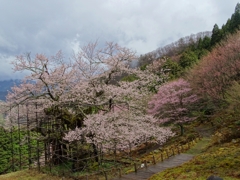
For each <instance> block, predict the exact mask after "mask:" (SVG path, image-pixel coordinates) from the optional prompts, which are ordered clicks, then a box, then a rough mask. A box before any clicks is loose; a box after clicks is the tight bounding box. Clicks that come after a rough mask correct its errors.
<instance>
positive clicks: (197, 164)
mask: <svg viewBox="0 0 240 180" xmlns="http://www.w3.org/2000/svg"><path fill="white" fill-rule="evenodd" d="M209 142H210V139H209V138H203V140H202V141H200V142H198V143H197V144H196V145H195V146H194V147H193V148H192V149H190V150H189V151H187V153H190V154H194V155H196V156H195V158H194V159H192V160H191V161H189V162H187V163H184V164H183V165H182V166H179V167H176V168H171V169H167V170H165V171H163V172H160V173H158V174H155V175H153V176H152V177H151V178H150V180H162V179H168V180H183V179H185V180H186V179H189V180H192V179H196V180H206V179H207V177H209V176H210V175H216V176H220V177H222V178H223V179H224V180H235V179H240V166H239V164H240V139H235V140H233V141H232V142H230V143H223V144H218V145H213V146H208V148H207V149H205V147H206V146H207V144H208V143H209ZM204 149H205V150H204ZM203 151H204V152H203Z"/></svg>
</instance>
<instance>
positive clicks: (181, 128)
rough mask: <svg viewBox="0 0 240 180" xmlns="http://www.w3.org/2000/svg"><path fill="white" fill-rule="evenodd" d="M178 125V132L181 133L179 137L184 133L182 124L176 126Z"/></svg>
mask: <svg viewBox="0 0 240 180" xmlns="http://www.w3.org/2000/svg"><path fill="white" fill-rule="evenodd" d="M178 125H179V127H180V131H181V133H180V136H182V135H183V133H184V128H183V125H182V124H178Z"/></svg>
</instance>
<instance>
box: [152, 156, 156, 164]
mask: <svg viewBox="0 0 240 180" xmlns="http://www.w3.org/2000/svg"><path fill="white" fill-rule="evenodd" d="M153 164H156V159H155V156H154V155H153Z"/></svg>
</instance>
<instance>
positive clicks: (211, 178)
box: [207, 175, 223, 180]
mask: <svg viewBox="0 0 240 180" xmlns="http://www.w3.org/2000/svg"><path fill="white" fill-rule="evenodd" d="M207 180H223V178H220V177H218V176H213V175H211V176H209V177H208V178H207Z"/></svg>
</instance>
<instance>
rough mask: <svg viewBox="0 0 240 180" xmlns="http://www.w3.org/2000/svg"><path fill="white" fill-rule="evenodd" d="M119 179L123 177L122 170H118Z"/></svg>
mask: <svg viewBox="0 0 240 180" xmlns="http://www.w3.org/2000/svg"><path fill="white" fill-rule="evenodd" d="M118 177H119V178H121V177H122V171H121V168H118Z"/></svg>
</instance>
